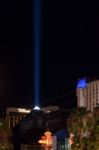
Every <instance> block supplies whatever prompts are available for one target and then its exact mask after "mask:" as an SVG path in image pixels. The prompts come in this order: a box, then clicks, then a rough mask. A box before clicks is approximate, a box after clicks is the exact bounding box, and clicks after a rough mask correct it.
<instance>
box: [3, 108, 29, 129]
mask: <svg viewBox="0 0 99 150" xmlns="http://www.w3.org/2000/svg"><path fill="white" fill-rule="evenodd" d="M30 112H31V109H25V108H16V107H8V108H7V109H6V113H5V115H4V116H3V118H5V121H6V123H7V125H8V127H9V128H13V127H15V126H16V125H17V124H18V123H19V122H20V121H21V120H22V119H23V118H25V117H26V115H28V114H29V113H30Z"/></svg>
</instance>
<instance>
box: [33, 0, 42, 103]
mask: <svg viewBox="0 0 99 150" xmlns="http://www.w3.org/2000/svg"><path fill="white" fill-rule="evenodd" d="M33 2H34V3H33V6H34V8H33V10H34V12H33V15H34V20H33V23H34V30H33V39H34V40H33V41H34V43H33V50H34V105H35V106H36V105H37V106H39V105H40V55H41V54H40V50H41V0H34V1H33Z"/></svg>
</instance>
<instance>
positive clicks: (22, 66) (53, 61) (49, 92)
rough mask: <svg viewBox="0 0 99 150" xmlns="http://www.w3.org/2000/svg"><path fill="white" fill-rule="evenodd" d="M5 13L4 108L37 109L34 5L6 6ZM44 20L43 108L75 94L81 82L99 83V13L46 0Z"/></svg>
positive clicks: (1, 15)
mask: <svg viewBox="0 0 99 150" xmlns="http://www.w3.org/2000/svg"><path fill="white" fill-rule="evenodd" d="M0 3H1V2H0ZM0 7H1V8H0V108H3V107H5V106H18V107H24V106H25V107H32V105H33V101H34V98H33V95H34V87H33V83H34V63H33V62H34V61H33V59H34V49H33V48H32V46H33V42H34V41H33V38H32V35H33V32H34V29H33V27H34V21H33V20H34V18H33V4H32V0H29V1H26V0H24V1H19V0H14V1H12V0H11V1H7V0H6V1H2V3H1V4H0ZM41 20H42V24H41V29H42V30H41V33H42V36H41V43H42V44H41V85H40V86H41V95H40V97H41V103H43V102H46V101H47V99H52V98H53V97H58V96H60V95H64V94H67V95H68V93H72V92H73V91H75V89H76V84H77V80H78V79H79V78H83V77H85V76H86V77H88V78H95V77H97V78H99V55H98V49H99V8H98V7H96V6H95V5H94V4H93V3H92V4H91V2H90V3H88V4H87V3H81V2H77V3H76V2H75V1H70V2H66V0H61V1H59V0H42V12H41ZM65 99H66V97H65ZM53 101H55V100H54V99H53Z"/></svg>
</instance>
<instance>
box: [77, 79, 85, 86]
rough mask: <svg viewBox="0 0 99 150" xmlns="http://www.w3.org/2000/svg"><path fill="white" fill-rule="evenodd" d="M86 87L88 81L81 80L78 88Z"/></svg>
mask: <svg viewBox="0 0 99 150" xmlns="http://www.w3.org/2000/svg"><path fill="white" fill-rule="evenodd" d="M86 85H87V83H86V79H81V80H79V81H78V84H77V88H84V87H86Z"/></svg>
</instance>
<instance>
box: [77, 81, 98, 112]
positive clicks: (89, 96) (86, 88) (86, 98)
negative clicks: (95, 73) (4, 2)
mask: <svg viewBox="0 0 99 150" xmlns="http://www.w3.org/2000/svg"><path fill="white" fill-rule="evenodd" d="M76 94H77V106H78V107H85V108H86V109H87V110H88V111H93V110H94V108H95V107H96V106H97V105H99V80H93V81H91V82H87V81H86V79H82V80H79V81H78V85H77V89H76Z"/></svg>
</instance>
